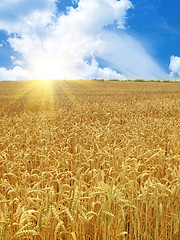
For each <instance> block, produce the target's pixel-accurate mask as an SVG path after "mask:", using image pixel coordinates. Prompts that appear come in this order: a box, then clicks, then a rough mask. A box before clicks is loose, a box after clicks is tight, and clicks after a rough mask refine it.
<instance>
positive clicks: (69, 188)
mask: <svg viewBox="0 0 180 240" xmlns="http://www.w3.org/2000/svg"><path fill="white" fill-rule="evenodd" d="M179 129H180V84H179V83H163V82H160V83H158V82H116V81H104V82H103V81H27V82H0V240H10V239H12V240H16V239H29V240H33V239H34V240H35V239H42V240H66V239H67V240H71V239H72V240H146V239H147V240H179V239H180V198H179V196H180V167H179V166H180V131H179Z"/></svg>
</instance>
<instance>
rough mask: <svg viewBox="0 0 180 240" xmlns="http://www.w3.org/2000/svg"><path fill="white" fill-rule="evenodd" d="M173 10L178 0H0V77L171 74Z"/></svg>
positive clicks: (178, 38) (179, 28) (176, 59)
mask: <svg viewBox="0 0 180 240" xmlns="http://www.w3.org/2000/svg"><path fill="white" fill-rule="evenodd" d="M179 12H180V1H179V0H171V1H168V0H131V1H130V0H120V1H118V0H59V1H57V0H1V1H0V80H31V79H60V80H61V79H94V78H96V79H102V78H103V79H120V80H122V79H123V80H125V79H138V78H140V79H173V80H176V79H178V78H179V76H180V17H179Z"/></svg>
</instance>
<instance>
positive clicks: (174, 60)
mask: <svg viewBox="0 0 180 240" xmlns="http://www.w3.org/2000/svg"><path fill="white" fill-rule="evenodd" d="M169 69H170V71H171V75H172V76H179V77H180V57H177V56H173V55H172V56H171V59H170V65H169Z"/></svg>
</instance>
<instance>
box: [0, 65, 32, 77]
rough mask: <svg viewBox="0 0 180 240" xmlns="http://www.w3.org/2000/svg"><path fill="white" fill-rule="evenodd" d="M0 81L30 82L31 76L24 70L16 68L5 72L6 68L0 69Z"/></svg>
mask: <svg viewBox="0 0 180 240" xmlns="http://www.w3.org/2000/svg"><path fill="white" fill-rule="evenodd" d="M0 79H1V80H27V79H29V80H31V79H32V76H31V75H30V73H29V72H28V71H26V70H23V69H22V68H21V67H19V66H16V67H14V68H13V69H10V70H7V69H6V68H0Z"/></svg>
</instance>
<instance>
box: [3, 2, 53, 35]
mask: <svg viewBox="0 0 180 240" xmlns="http://www.w3.org/2000/svg"><path fill="white" fill-rule="evenodd" d="M55 2H56V0H38V1H37V0H31V1H29V0H1V1H0V29H3V30H6V31H8V32H9V33H15V32H16V33H18V34H22V33H24V32H27V31H31V30H32V29H31V28H40V27H42V26H45V25H46V24H48V23H49V22H50V21H51V17H52V16H53V13H54V12H55V10H56V5H55Z"/></svg>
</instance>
